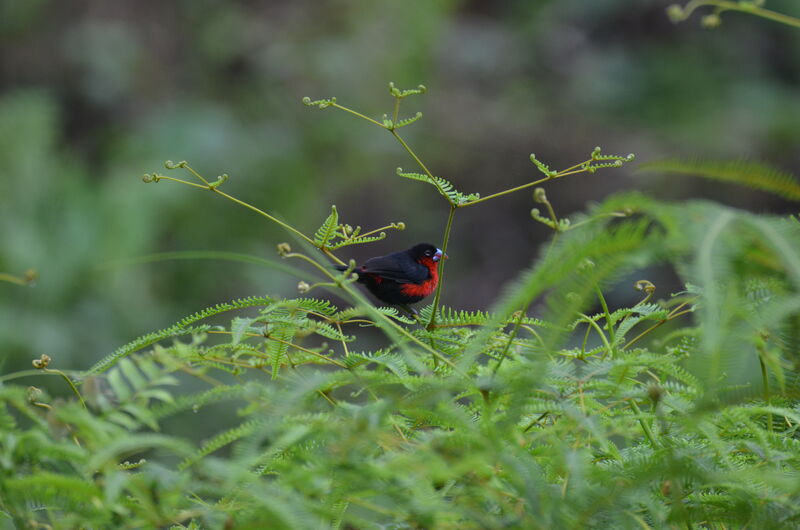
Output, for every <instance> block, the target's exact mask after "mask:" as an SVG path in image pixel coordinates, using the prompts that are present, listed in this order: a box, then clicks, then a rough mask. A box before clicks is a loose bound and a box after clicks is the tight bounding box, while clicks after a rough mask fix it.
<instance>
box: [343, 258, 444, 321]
mask: <svg viewBox="0 0 800 530" xmlns="http://www.w3.org/2000/svg"><path fill="white" fill-rule="evenodd" d="M442 258H445V259H447V255H446V254H444V253H443V252H442V251H441V249H438V248H436V247H435V246H433V245H430V244H428V243H420V244H419V245H414V246H413V247H411V248H410V249H408V250H401V251H399V252H393V253H391V254H387V255H386V256H377V257H374V258H370V259H368V260H367V261H365V262H364V263H363V264H362V265H359V266H357V267H356V268H355V269H354V270H353V272H355V273H357V274H358V282H359V283H363V284H364V285H365V286H366V287H367V289H368V290H369V292H371V293H372V294H373V295H375V297H376V298H377V299H378V300H380V301H381V302H383V303H385V304H390V305H400V306H406V305H407V304H413V303H416V302H419V301H420V300H422V299H423V298H425V297H426V296H428V295H430V294H431V293H433V292H434V291H435V290H436V285H437V284H438V283H439V270H438V266H439V260H441V259H442ZM336 268H337V269H338V270H340V271H344V270H347V267H345V266H343V265H337V266H336Z"/></svg>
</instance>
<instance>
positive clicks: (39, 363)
mask: <svg viewBox="0 0 800 530" xmlns="http://www.w3.org/2000/svg"><path fill="white" fill-rule="evenodd" d="M50 361H52V358H51V357H50V356H49V355H47V354H44V353H43V354H42V356H41V357H39V358H38V359H34V360H33V362H32V363H31V364H33V367H34V368H36V369H37V370H44V369H46V368H47V366H48V365H49V364H50Z"/></svg>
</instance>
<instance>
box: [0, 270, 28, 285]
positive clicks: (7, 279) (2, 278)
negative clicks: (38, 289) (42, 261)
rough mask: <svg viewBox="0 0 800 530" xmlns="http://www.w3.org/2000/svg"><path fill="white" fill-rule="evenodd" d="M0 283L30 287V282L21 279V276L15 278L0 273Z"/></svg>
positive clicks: (5, 273) (11, 275)
mask: <svg viewBox="0 0 800 530" xmlns="http://www.w3.org/2000/svg"><path fill="white" fill-rule="evenodd" d="M0 282H10V283H15V284H17V285H23V286H25V285H28V281H27V280H26V279H25V278H20V277H19V276H14V275H13V274H8V273H7V272H0Z"/></svg>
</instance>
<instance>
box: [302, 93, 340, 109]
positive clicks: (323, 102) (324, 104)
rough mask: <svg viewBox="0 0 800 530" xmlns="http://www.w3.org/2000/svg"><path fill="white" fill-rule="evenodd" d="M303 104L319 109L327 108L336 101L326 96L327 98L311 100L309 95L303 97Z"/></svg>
mask: <svg viewBox="0 0 800 530" xmlns="http://www.w3.org/2000/svg"><path fill="white" fill-rule="evenodd" d="M302 101H303V105H305V106H306V107H317V108H319V109H327V108H328V107H330V106H331V105H334V104H335V103H336V98H335V97H332V98H327V99H316V100H312V99H311V98H310V97H308V96H306V97H304V98H303V100H302Z"/></svg>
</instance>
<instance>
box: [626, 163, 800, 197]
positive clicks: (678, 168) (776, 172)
mask: <svg viewBox="0 0 800 530" xmlns="http://www.w3.org/2000/svg"><path fill="white" fill-rule="evenodd" d="M639 168H640V169H645V170H651V171H666V172H672V173H681V174H686V175H696V176H699V177H705V178H709V179H714V180H721V181H725V182H733V183H736V184H741V185H743V186H748V187H750V188H754V189H758V190H762V191H767V192H770V193H775V194H777V195H780V196H782V197H786V198H787V199H791V200H795V201H800V182H798V180H797V177H795V176H794V175H792V174H791V173H788V172H786V171H783V170H780V169H777V168H774V167H770V166H768V165H766V164H762V163H758V162H752V161H749V160H730V161H716V160H702V159H686V160H682V159H665V160H656V161H653V162H647V163H644V164H641V165H640V166H639Z"/></svg>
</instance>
